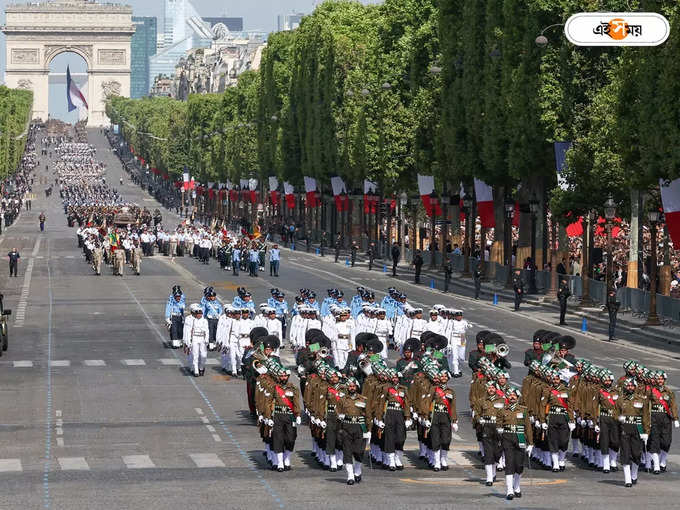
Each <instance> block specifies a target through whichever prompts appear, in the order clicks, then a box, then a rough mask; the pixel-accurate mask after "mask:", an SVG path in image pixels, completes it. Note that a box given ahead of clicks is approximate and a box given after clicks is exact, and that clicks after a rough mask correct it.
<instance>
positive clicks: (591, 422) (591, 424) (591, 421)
mask: <svg viewBox="0 0 680 510" xmlns="http://www.w3.org/2000/svg"><path fill="white" fill-rule="evenodd" d="M587 423H588V426H589V427H590V428H593V420H588V422H587Z"/></svg>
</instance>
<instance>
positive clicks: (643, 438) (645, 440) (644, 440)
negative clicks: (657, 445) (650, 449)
mask: <svg viewBox="0 0 680 510" xmlns="http://www.w3.org/2000/svg"><path fill="white" fill-rule="evenodd" d="M640 439H642V441H643V442H644V443H645V444H647V439H649V435H648V434H640Z"/></svg>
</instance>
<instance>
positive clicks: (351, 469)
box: [336, 377, 371, 485]
mask: <svg viewBox="0 0 680 510" xmlns="http://www.w3.org/2000/svg"><path fill="white" fill-rule="evenodd" d="M345 386H346V388H347V393H346V395H345V396H344V397H343V398H341V399H340V401H339V403H338V405H337V407H336V411H337V413H338V419H339V420H340V428H341V431H342V433H341V434H340V438H341V439H340V443H341V447H342V452H343V461H344V464H345V470H346V471H347V485H354V484H355V483H361V462H362V460H363V457H364V450H365V448H366V440H370V438H371V432H370V431H369V430H368V428H367V426H366V424H367V423H369V422H370V421H371V417H370V415H369V414H368V413H369V409H368V406H367V403H368V399H367V398H366V397H365V396H363V395H361V394H360V393H359V392H358V391H359V382H358V381H357V380H356V379H355V378H354V377H349V378H347V382H346V383H345Z"/></svg>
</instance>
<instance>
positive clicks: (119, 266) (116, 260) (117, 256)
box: [113, 248, 125, 276]
mask: <svg viewBox="0 0 680 510" xmlns="http://www.w3.org/2000/svg"><path fill="white" fill-rule="evenodd" d="M124 267H125V251H124V250H123V249H122V248H118V249H117V250H116V251H115V252H114V253H113V274H114V275H116V276H123V268H124Z"/></svg>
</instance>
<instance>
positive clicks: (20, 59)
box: [2, 0, 135, 126]
mask: <svg viewBox="0 0 680 510" xmlns="http://www.w3.org/2000/svg"><path fill="white" fill-rule="evenodd" d="M5 14H6V21H5V26H4V27H2V31H3V32H4V33H5V36H6V58H7V60H6V63H7V64H6V65H7V67H6V71H5V83H6V85H7V86H8V87H12V88H24V89H30V90H32V91H33V118H34V119H38V118H39V119H42V120H47V114H48V111H49V109H48V75H49V72H50V62H51V61H52V59H53V58H54V57H56V56H57V55H59V54H60V53H64V52H73V53H77V54H78V55H80V56H81V57H83V58H84V59H85V62H86V63H87V73H88V80H87V89H86V90H84V91H83V93H84V94H85V96H86V99H87V102H88V105H89V112H88V125H89V126H103V125H106V124H108V118H107V117H106V113H105V111H104V101H105V99H106V97H107V96H108V95H109V94H116V95H121V96H129V95H130V58H131V55H130V40H131V38H132V34H133V33H134V31H135V29H134V25H133V24H132V8H131V7H129V6H124V5H114V4H98V3H96V2H93V1H88V0H55V1H52V2H43V3H33V4H12V5H8V6H7V8H6V9H5ZM65 71H66V70H64V72H65ZM64 101H66V87H64Z"/></svg>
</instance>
